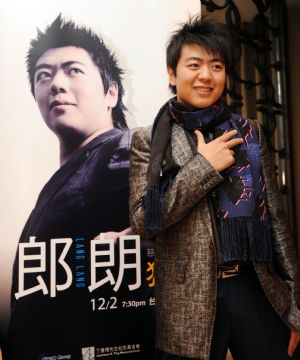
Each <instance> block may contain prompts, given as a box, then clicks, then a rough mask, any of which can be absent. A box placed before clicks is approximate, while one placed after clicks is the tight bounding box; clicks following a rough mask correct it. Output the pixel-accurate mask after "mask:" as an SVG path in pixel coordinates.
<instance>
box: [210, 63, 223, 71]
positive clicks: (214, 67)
mask: <svg viewBox="0 0 300 360" xmlns="http://www.w3.org/2000/svg"><path fill="white" fill-rule="evenodd" d="M212 68H213V69H214V70H216V71H220V70H222V69H223V64H214V65H213V66H212Z"/></svg>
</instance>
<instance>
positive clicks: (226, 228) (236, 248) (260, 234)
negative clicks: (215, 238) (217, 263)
mask: <svg viewBox="0 0 300 360" xmlns="http://www.w3.org/2000/svg"><path fill="white" fill-rule="evenodd" d="M220 225H221V234H222V239H221V242H222V249H223V255H224V261H225V262H231V261H253V260H254V261H259V262H269V261H271V260H272V246H271V231H270V226H269V223H268V222H266V221H258V220H256V219H253V218H251V217H235V218H229V219H222V220H221V221H220Z"/></svg>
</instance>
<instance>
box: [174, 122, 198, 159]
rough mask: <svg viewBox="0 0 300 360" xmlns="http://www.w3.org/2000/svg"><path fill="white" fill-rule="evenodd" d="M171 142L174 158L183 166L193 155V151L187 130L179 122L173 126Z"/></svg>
mask: <svg viewBox="0 0 300 360" xmlns="http://www.w3.org/2000/svg"><path fill="white" fill-rule="evenodd" d="M171 143H172V155H173V159H174V160H175V162H176V164H178V165H179V166H183V165H184V164H185V163H187V162H188V161H189V160H190V159H191V158H192V157H193V151H192V149H191V146H190V143H189V141H188V139H187V136H186V134H185V131H184V129H183V128H182V127H181V126H179V125H177V124H174V125H173V127H172V137H171Z"/></svg>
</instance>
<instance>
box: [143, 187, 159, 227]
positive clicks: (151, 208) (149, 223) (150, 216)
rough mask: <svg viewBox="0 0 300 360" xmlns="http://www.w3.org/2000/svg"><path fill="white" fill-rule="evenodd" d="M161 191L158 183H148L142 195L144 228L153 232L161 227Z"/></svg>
mask: <svg viewBox="0 0 300 360" xmlns="http://www.w3.org/2000/svg"><path fill="white" fill-rule="evenodd" d="M163 197H164V194H163V191H162V189H161V187H160V186H159V185H150V186H148V188H147V192H146V195H145V196H144V200H143V206H144V209H145V229H146V231H150V232H155V231H159V230H160V229H161V228H162V218H163V216H162V204H163Z"/></svg>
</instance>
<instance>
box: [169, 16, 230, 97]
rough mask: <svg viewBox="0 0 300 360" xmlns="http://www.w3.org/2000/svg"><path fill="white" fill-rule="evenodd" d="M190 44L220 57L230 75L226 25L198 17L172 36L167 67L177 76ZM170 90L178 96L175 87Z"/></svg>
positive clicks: (228, 42) (190, 20)
mask: <svg viewBox="0 0 300 360" xmlns="http://www.w3.org/2000/svg"><path fill="white" fill-rule="evenodd" d="M189 44H196V45H198V46H200V47H202V48H204V49H205V50H206V51H207V52H208V53H211V54H214V55H218V56H220V57H221V60H222V61H223V62H224V65H225V69H226V72H227V73H228V70H229V69H230V64H231V38H230V33H229V30H228V28H227V26H226V25H225V24H221V23H218V22H216V21H214V20H212V19H207V18H202V17H200V16H199V15H197V16H194V17H192V18H190V19H189V21H187V22H186V23H185V24H182V26H181V27H180V29H179V30H177V31H175V32H174V33H173V34H172V36H171V38H170V39H169V42H168V45H167V66H169V67H170V68H171V69H172V71H173V73H174V74H175V75H176V67H177V64H178V61H179V58H180V55H181V50H182V47H183V46H184V45H189ZM170 89H171V91H172V92H173V93H174V94H176V87H175V86H171V85H170Z"/></svg>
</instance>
